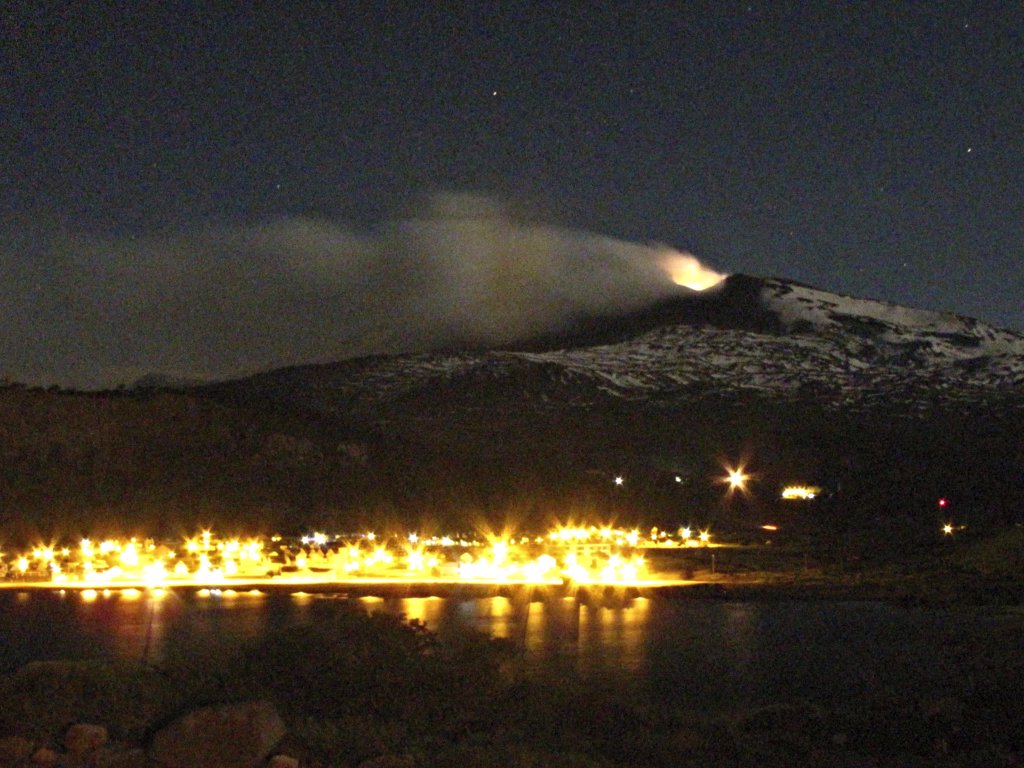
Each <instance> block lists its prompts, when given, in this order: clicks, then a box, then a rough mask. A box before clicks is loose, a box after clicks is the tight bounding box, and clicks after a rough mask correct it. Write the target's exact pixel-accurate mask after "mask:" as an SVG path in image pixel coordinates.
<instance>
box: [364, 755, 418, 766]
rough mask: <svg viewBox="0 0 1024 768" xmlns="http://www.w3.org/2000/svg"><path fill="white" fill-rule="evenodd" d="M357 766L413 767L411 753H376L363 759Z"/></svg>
mask: <svg viewBox="0 0 1024 768" xmlns="http://www.w3.org/2000/svg"><path fill="white" fill-rule="evenodd" d="M359 768H413V759H412V755H378V756H377V757H371V758H369V759H368V760H363V762H361V763H360V764H359Z"/></svg>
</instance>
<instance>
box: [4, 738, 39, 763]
mask: <svg viewBox="0 0 1024 768" xmlns="http://www.w3.org/2000/svg"><path fill="white" fill-rule="evenodd" d="M31 754H32V742H31V741H29V740H28V739H26V738H24V737H23V736H4V737H3V738H0V765H2V766H8V765H14V764H16V763H20V762H21V761H22V760H25V759H27V758H28V756H29V755H31Z"/></svg>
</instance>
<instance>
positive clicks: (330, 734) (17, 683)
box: [0, 607, 1024, 768]
mask: <svg viewBox="0 0 1024 768" xmlns="http://www.w3.org/2000/svg"><path fill="white" fill-rule="evenodd" d="M518 662H519V659H518V657H517V654H516V652H515V650H514V649H513V648H512V647H510V646H509V645H507V644H505V643H502V642H497V641H493V640H489V639H487V638H484V637H482V636H480V635H476V634H471V633H464V634H459V635H457V636H453V637H439V636H438V635H437V634H435V633H433V632H430V631H428V630H426V629H425V628H424V627H423V626H422V625H420V624H418V623H416V622H405V621H402V620H401V619H398V618H395V617H393V616H390V615H387V614H383V613H375V614H367V613H366V612H365V611H363V610H362V609H360V608H358V607H353V608H352V609H351V610H342V611H337V610H332V611H331V612H330V613H329V616H323V617H318V620H316V621H313V622H312V623H311V624H310V626H309V627H307V628H303V629H289V630H280V631H271V632H270V633H269V634H266V635H265V636H263V637H262V638H261V639H260V640H259V641H256V642H253V643H252V644H250V645H248V646H245V647H216V646H209V645H208V646H205V647H199V646H196V645H194V644H193V645H189V643H188V642H186V641H185V640H184V639H183V641H182V642H181V643H178V644H176V645H175V646H174V647H173V648H171V649H169V651H168V653H167V655H166V657H165V658H164V659H163V660H162V661H161V662H160V664H159V666H156V667H154V666H133V665H119V664H114V663H102V662H50V663H35V664H30V665H28V666H26V667H23V668H22V669H20V670H18V671H16V672H15V673H13V674H10V675H8V676H6V677H4V678H2V679H0V701H2V707H0V737H2V736H7V735H18V736H24V737H25V738H26V739H31V740H32V741H33V743H36V744H46V743H47V742H49V743H54V744H59V741H60V738H61V735H62V734H63V733H65V732H66V730H67V727H68V726H69V725H70V724H71V723H75V722H92V723H98V724H101V725H103V726H105V727H106V728H107V729H108V731H109V733H110V736H111V739H113V740H117V741H119V742H123V743H124V744H125V745H145V744H148V743H149V742H150V741H151V739H152V735H153V734H154V733H155V732H156V731H157V730H158V729H160V728H161V727H162V726H164V725H166V724H167V723H168V722H170V721H172V720H174V719H175V718H177V717H179V716H180V715H182V714H183V713H186V712H190V711H193V710H195V709H197V708H199V707H202V706H204V705H208V704H218V703H226V702H241V701H253V700H257V699H265V700H269V701H271V702H273V704H274V706H275V707H276V708H277V709H278V710H279V711H280V713H281V714H282V716H283V717H284V720H285V723H286V726H287V735H286V736H285V740H284V743H283V745H282V749H284V750H285V751H286V752H287V754H289V755H295V756H296V757H298V759H299V761H300V765H308V766H327V765H331V766H359V765H361V764H364V763H366V764H369V765H372V764H373V762H372V761H375V760H376V761H378V763H379V764H385V763H386V761H384V757H385V756H389V759H390V758H393V760H392V762H391V764H393V765H398V764H401V765H411V766H417V767H419V766H437V767H438V768H441V767H446V766H452V768H454V767H455V766H459V767H460V768H472V766H494V767H495V768H498V766H502V767H504V766H522V768H528V767H530V768H533V767H539V766H555V767H557V766H565V767H566V768H595V767H605V766H607V767H609V768H610V767H612V766H635V765H643V766H655V767H657V766H666V767H667V766H691V765H692V766H701V767H702V768H705V767H707V766H747V765H750V766H754V765H756V766H791V765H811V764H814V765H877V766H889V765H892V766H895V765H930V766H960V765H986V766H998V765H1013V764H1019V759H1020V757H1021V750H1022V748H1024V744H1022V743H1021V737H1020V734H1021V733H1024V714H1022V712H1021V709H1020V707H1019V705H1018V704H1017V701H1016V698H1015V697H1014V696H1013V695H1012V694H1013V692H1014V691H1015V690H1016V685H1017V683H1018V682H1019V678H1020V677H1021V675H1020V674H1019V673H1020V672H1021V670H1020V669H1016V668H1015V669H1014V670H1013V674H1010V675H1007V674H1002V675H1001V676H1000V678H999V679H1002V680H1003V681H1004V682H1003V683H1001V684H1002V685H1004V689H1000V690H996V689H991V690H987V689H982V688H978V689H976V691H975V693H974V695H973V697H972V698H971V699H970V700H957V699H955V698H945V699H939V700H935V701H922V700H919V699H916V698H915V697H914V696H913V695H912V694H908V693H907V692H897V691H889V690H880V691H879V692H878V693H877V694H873V695H872V696H870V697H865V698H863V699H859V700H856V701H850V702H847V703H845V704H844V705H843V706H842V707H837V708H835V709H834V710H824V709H821V708H819V707H814V706H810V705H806V704H799V703H780V704H777V705H772V706H766V707H763V708H759V709H755V710H752V711H746V712H732V713H728V714H718V715H712V714H707V713H694V712H681V711H677V710H673V709H671V708H666V707H659V706H655V705H654V704H653V703H652V702H651V701H649V700H647V699H645V697H644V696H643V695H641V694H640V693H638V692H637V691H632V692H630V691H624V690H622V689H620V688H617V687H614V686H602V685H600V684H599V683H594V682H590V683H584V682H583V681H581V680H578V679H574V678H573V677H571V676H570V677H566V678H564V679H561V680H557V681H556V680H552V679H550V678H548V679H545V680H543V681H541V680H535V679H530V678H529V677H526V676H524V675H523V674H521V673H520V669H519V666H520V665H519V663H518ZM1003 669H1004V673H1005V672H1006V668H1005V666H1004V668H1003ZM133 754H135V753H133ZM368 761H371V762H368ZM1014 761H1018V762H1017V763H1015V762H1014ZM139 764H140V765H142V764H145V763H139Z"/></svg>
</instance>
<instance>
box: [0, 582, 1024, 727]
mask: <svg viewBox="0 0 1024 768" xmlns="http://www.w3.org/2000/svg"><path fill="white" fill-rule="evenodd" d="M354 601H355V602H357V603H358V604H359V605H361V606H363V607H364V608H365V609H366V610H369V611H386V612H388V613H391V614H395V615H398V614H401V615H404V616H405V617H406V618H408V619H415V620H418V621H420V622H422V623H423V624H425V625H426V626H428V627H429V628H431V629H432V630H435V631H437V632H438V633H439V634H441V635H442V636H443V635H444V634H445V633H453V632H458V631H460V630H462V629H464V628H471V629H476V630H480V631H483V632H486V633H488V634H490V635H492V636H494V637H501V638H506V639H508V640H510V641H512V642H513V643H514V644H515V645H516V646H517V647H519V648H520V649H522V652H523V657H524V661H525V665H526V668H527V670H528V671H532V672H534V673H538V674H542V675H543V674H551V675H561V674H563V673H566V672H572V673H578V674H580V675H581V676H582V677H584V678H587V679H591V680H596V681H607V680H612V681H630V682H631V683H633V684H636V685H637V686H638V687H642V688H644V689H645V690H646V691H647V692H649V693H650V694H652V695H653V696H655V697H656V698H658V699H662V700H666V701H672V702H678V703H684V704H686V705H688V706H693V707H701V708H723V707H725V708H731V707H744V706H749V705H754V704H757V703H758V702H759V701H765V700H772V699H776V698H779V697H784V698H824V699H830V700H839V699H841V698H842V697H849V696H859V695H864V694H871V693H877V692H878V691H881V690H884V689H886V688H887V687H895V688H903V689H907V688H912V689H913V690H914V691H922V692H923V691H936V692H939V691H948V690H950V689H955V688H956V687H957V686H960V687H963V686H964V685H966V682H965V681H966V680H968V675H966V674H965V669H967V668H968V667H969V668H971V669H973V668H974V667H979V668H980V667H982V666H984V663H983V662H984V659H985V658H986V656H988V655H991V654H992V653H994V652H995V653H998V652H999V651H998V649H1000V648H1005V647H1006V646H1007V645H1008V644H1009V643H1008V640H1012V638H1015V637H1016V638H1019V637H1020V635H1021V633H1022V630H1024V613H1022V612H1021V611H1014V610H1012V609H980V608H975V609H972V608H961V609H955V608H951V609H934V610H928V609H913V610H907V609H902V608H898V607H895V606H890V605H885V604H881V603H731V602H723V603H716V602H702V601H694V600H671V599H665V598H657V597H654V598H650V599H648V598H636V599H632V600H624V601H621V602H614V603H611V604H605V603H601V602H597V601H595V602H592V603H581V602H578V601H577V600H576V599H575V598H572V597H568V598H557V597H556V598H548V599H546V600H543V601H541V600H531V599H528V598H527V597H523V596H516V595H513V596H511V597H506V596H495V597H488V598H480V599H459V598H440V597H388V598H355V599H354ZM351 602H353V600H350V599H348V598H346V597H345V596H344V595H341V594H303V593H295V594H290V595H289V594H265V593H260V592H255V591H254V592H252V593H250V592H244V591H243V592H238V593H234V592H232V591H230V590H224V591H217V590H210V591H208V592H205V591H204V592H187V591H167V592H164V593H163V594H162V595H154V594H152V593H145V592H140V593H132V592H127V591H117V590H114V591H106V590H105V591H102V592H98V593H93V594H79V593H75V592H70V591H69V592H67V593H64V594H61V593H57V592H37V593H11V592H7V593H0V671H9V670H11V669H13V668H15V667H17V666H19V665H21V664H23V663H25V662H28V661H32V660H43V659H54V658H119V659H127V660H143V659H145V660H147V661H150V662H154V663H159V662H160V661H161V659H163V658H165V657H166V656H167V655H169V654H175V653H176V652H181V653H187V652H190V651H192V652H196V651H201V652H202V653H204V654H207V656H208V658H209V659H211V660H213V661H214V662H215V661H216V659H217V658H218V654H220V653H223V654H230V653H231V652H232V650H233V649H236V648H237V647H238V645H239V644H240V643H243V642H246V641H249V640H252V639H255V638H259V637H260V636H262V635H264V634H266V633H267V632H269V631H270V630H273V629H277V628H294V629H301V627H303V626H308V625H310V624H311V623H313V622H317V621H322V620H325V619H328V618H330V616H331V615H332V613H333V612H336V611H337V609H338V607H339V606H342V605H346V604H349V603H351ZM950 647H955V648H956V649H957V654H956V655H955V656H954V655H951V654H950V653H949V648H950ZM989 666H991V665H989Z"/></svg>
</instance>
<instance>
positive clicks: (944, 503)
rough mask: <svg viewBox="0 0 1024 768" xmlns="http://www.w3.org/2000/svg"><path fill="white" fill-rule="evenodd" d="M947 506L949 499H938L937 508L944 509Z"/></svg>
mask: <svg viewBox="0 0 1024 768" xmlns="http://www.w3.org/2000/svg"><path fill="white" fill-rule="evenodd" d="M947 504H949V499H939V506H940V507H944V506H946V505H947Z"/></svg>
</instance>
